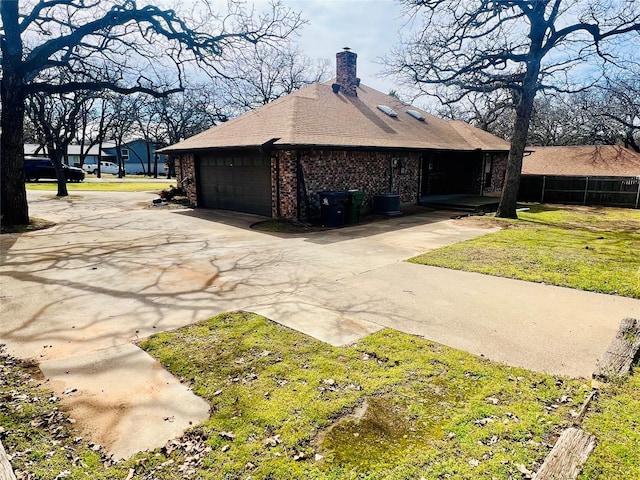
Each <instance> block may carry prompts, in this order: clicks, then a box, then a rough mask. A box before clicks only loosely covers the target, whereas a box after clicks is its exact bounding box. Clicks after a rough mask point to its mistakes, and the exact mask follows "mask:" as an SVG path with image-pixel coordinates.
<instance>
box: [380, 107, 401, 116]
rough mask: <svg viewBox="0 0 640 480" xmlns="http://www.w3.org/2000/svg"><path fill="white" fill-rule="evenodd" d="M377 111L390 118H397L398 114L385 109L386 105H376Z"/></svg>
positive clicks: (391, 109)
mask: <svg viewBox="0 0 640 480" xmlns="http://www.w3.org/2000/svg"><path fill="white" fill-rule="evenodd" d="M378 110H380V111H382V112H384V113H386V114H387V115H389V116H390V117H397V116H398V114H397V113H396V111H395V110H394V109H393V108H391V107H387V106H386V105H378Z"/></svg>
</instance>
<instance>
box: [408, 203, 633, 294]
mask: <svg viewBox="0 0 640 480" xmlns="http://www.w3.org/2000/svg"><path fill="white" fill-rule="evenodd" d="M519 217H520V218H519V219H518V220H503V219H493V220H492V221H491V223H492V224H493V225H497V226H499V227H501V228H502V229H501V230H500V231H499V232H495V233H490V234H488V235H484V236H482V237H478V238H476V239H473V240H469V241H466V242H462V243H458V244H455V245H451V246H449V247H444V248H440V249H437V250H433V251H430V252H427V253H425V254H423V255H419V256H417V257H414V258H412V259H410V261H411V262H414V263H420V264H424V265H434V266H438V267H446V268H453V269H457V270H467V271H472V272H480V273H486V274H490V275H497V276H502V277H509V278H517V279H520V280H527V281H532V282H544V283H548V284H552V285H559V286H563V287H570V288H578V289H582V290H589V291H594V292H602V293H608V294H616V295H622V296H627V297H633V298H640V253H639V252H640V211H639V210H631V209H617V208H597V207H552V206H547V205H543V206H533V207H532V208H531V210H530V211H528V212H521V213H520V214H519ZM471 221H473V220H471ZM479 221H481V222H485V223H486V222H487V219H483V220H479Z"/></svg>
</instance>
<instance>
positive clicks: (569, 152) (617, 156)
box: [522, 145, 640, 177]
mask: <svg viewBox="0 0 640 480" xmlns="http://www.w3.org/2000/svg"><path fill="white" fill-rule="evenodd" d="M527 150H528V151H531V154H530V155H526V154H525V157H524V159H523V162H522V173H523V175H565V176H571V175H578V176H602V177H636V176H640V154H638V153H636V152H634V151H633V150H629V149H627V148H624V147H621V146H619V145H588V146H570V147H530V148H528V149H527Z"/></svg>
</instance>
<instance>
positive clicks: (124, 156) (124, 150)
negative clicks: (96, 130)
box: [120, 148, 129, 162]
mask: <svg viewBox="0 0 640 480" xmlns="http://www.w3.org/2000/svg"><path fill="white" fill-rule="evenodd" d="M120 157H122V161H123V162H126V161H127V160H129V149H128V148H121V149H120Z"/></svg>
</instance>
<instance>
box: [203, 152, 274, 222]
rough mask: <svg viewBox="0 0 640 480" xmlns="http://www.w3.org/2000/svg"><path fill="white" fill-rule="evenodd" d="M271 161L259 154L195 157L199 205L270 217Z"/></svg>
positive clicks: (223, 154) (224, 154)
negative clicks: (196, 160)
mask: <svg viewBox="0 0 640 480" xmlns="http://www.w3.org/2000/svg"><path fill="white" fill-rule="evenodd" d="M270 164H271V160H270V158H269V157H265V156H264V155H261V154H260V153H252V152H247V153H221V154H207V155H201V156H200V157H199V162H198V165H199V175H198V176H199V179H200V182H199V192H200V193H199V195H200V204H201V205H202V206H203V207H206V208H222V209H225V210H236V211H238V212H247V213H255V214H257V215H265V216H268V217H270V216H271V170H270Z"/></svg>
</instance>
